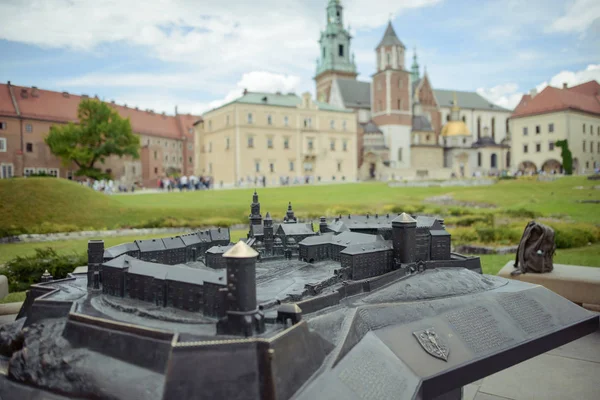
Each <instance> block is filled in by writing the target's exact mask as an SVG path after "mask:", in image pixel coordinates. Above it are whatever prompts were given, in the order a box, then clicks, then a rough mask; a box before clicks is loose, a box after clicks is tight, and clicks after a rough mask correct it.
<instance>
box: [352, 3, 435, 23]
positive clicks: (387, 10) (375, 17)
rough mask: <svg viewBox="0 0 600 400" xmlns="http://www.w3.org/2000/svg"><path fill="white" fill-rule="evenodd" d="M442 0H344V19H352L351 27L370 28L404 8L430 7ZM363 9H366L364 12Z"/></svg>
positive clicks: (385, 20)
mask: <svg viewBox="0 0 600 400" xmlns="http://www.w3.org/2000/svg"><path fill="white" fill-rule="evenodd" d="M442 1H443V0H395V1H391V0H380V1H378V0H346V1H344V7H345V9H346V21H352V27H353V28H357V29H372V28H376V27H379V26H381V25H383V24H385V23H387V21H388V20H389V19H390V16H392V18H394V17H396V16H398V15H400V14H402V13H403V12H404V11H406V10H410V9H415V8H422V7H430V6H434V5H436V4H438V3H441V2H442ZM365 10H368V11H367V12H365Z"/></svg>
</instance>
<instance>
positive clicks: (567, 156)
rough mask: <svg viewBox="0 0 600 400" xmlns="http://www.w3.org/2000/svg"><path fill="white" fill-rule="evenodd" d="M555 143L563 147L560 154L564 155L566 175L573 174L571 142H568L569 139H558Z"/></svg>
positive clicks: (563, 162)
mask: <svg viewBox="0 0 600 400" xmlns="http://www.w3.org/2000/svg"><path fill="white" fill-rule="evenodd" d="M555 145H556V147H560V148H561V152H560V156H561V157H562V165H563V170H564V171H565V175H572V174H573V155H572V154H571V150H569V142H567V139H565V140H557V141H556V143H555Z"/></svg>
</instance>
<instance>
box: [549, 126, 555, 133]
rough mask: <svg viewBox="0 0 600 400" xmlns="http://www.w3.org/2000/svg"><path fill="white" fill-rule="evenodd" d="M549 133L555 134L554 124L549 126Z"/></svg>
mask: <svg viewBox="0 0 600 400" xmlns="http://www.w3.org/2000/svg"><path fill="white" fill-rule="evenodd" d="M548 132H549V133H552V132H554V124H548Z"/></svg>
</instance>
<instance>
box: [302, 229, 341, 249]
mask: <svg viewBox="0 0 600 400" xmlns="http://www.w3.org/2000/svg"><path fill="white" fill-rule="evenodd" d="M332 239H333V232H327V233H323V234H322V235H315V236H309V237H307V238H304V239H303V240H302V241H301V242H300V243H299V244H302V245H307V246H311V245H319V244H329V243H331V240H332Z"/></svg>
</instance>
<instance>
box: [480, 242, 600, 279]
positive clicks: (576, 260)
mask: <svg viewBox="0 0 600 400" xmlns="http://www.w3.org/2000/svg"><path fill="white" fill-rule="evenodd" d="M514 259H515V255H514V254H507V255H498V254H491V255H483V256H481V266H482V268H483V273H484V274H489V275H496V274H497V273H498V271H500V270H501V269H502V267H504V265H505V264H506V263H507V262H508V261H511V260H513V261H514ZM554 263H556V264H570V265H582V266H586V267H599V268H600V244H598V243H596V244H593V245H590V246H585V247H577V248H574V249H558V250H556V254H555V255H554Z"/></svg>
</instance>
